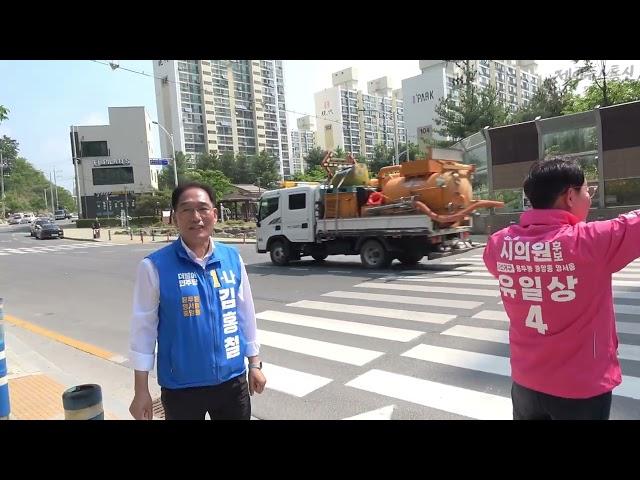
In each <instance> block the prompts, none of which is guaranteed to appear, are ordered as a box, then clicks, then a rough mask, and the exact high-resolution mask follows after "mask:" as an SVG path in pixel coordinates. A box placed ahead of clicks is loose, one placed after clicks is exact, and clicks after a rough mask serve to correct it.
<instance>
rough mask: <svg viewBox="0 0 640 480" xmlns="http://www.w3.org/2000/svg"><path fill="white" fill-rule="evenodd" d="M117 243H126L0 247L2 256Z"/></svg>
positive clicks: (69, 249) (73, 249) (107, 243)
mask: <svg viewBox="0 0 640 480" xmlns="http://www.w3.org/2000/svg"><path fill="white" fill-rule="evenodd" d="M117 245H124V243H112V242H77V243H62V244H51V245H49V244H48V243H47V245H46V246H45V245H42V246H33V247H20V248H0V256H8V255H27V254H34V253H59V252H70V251H75V250H82V249H87V248H101V247H113V246H117Z"/></svg>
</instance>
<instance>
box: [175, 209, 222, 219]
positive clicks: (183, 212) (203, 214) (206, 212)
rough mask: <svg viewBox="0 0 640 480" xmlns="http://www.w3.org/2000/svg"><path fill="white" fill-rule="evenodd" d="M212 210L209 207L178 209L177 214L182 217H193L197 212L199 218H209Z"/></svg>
mask: <svg viewBox="0 0 640 480" xmlns="http://www.w3.org/2000/svg"><path fill="white" fill-rule="evenodd" d="M213 211H214V209H213V208H211V207H199V208H178V214H179V215H183V216H185V217H186V216H193V214H194V213H196V212H198V214H199V215H200V216H201V217H206V216H209V215H211V214H212V213H213Z"/></svg>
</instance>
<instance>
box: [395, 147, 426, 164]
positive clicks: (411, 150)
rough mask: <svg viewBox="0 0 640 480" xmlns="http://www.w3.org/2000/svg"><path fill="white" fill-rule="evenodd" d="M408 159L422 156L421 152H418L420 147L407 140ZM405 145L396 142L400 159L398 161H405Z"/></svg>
mask: <svg viewBox="0 0 640 480" xmlns="http://www.w3.org/2000/svg"><path fill="white" fill-rule="evenodd" d="M408 150H409V160H415V159H416V158H419V157H421V156H422V154H421V153H420V149H419V148H418V145H416V144H415V143H412V142H409V148H408ZM406 151H407V145H406V144H404V143H398V159H399V161H400V163H403V162H406V161H407V152H406Z"/></svg>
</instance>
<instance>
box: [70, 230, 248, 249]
mask: <svg viewBox="0 0 640 480" xmlns="http://www.w3.org/2000/svg"><path fill="white" fill-rule="evenodd" d="M116 231H122V229H121V228H112V229H111V240H109V229H108V228H102V229H100V238H99V239H94V238H93V230H92V229H91V228H74V227H67V228H65V230H64V237H65V238H66V239H68V240H88V241H93V242H109V241H111V242H115V243H122V244H126V245H129V244H131V245H140V244H141V243H153V244H156V243H157V244H166V243H167V235H166V234H164V235H155V236H154V237H152V236H151V235H144V236H143V240H142V241H141V240H140V234H138V235H136V234H134V235H133V239H132V238H131V236H130V235H116V234H115V232H116ZM176 238H177V237H176V236H175V235H170V236H169V240H168V241H169V242H171V241H173V240H175V239H176ZM213 241H214V242H220V243H256V239H255V238H246V239H243V238H225V237H213Z"/></svg>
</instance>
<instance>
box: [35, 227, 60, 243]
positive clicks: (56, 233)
mask: <svg viewBox="0 0 640 480" xmlns="http://www.w3.org/2000/svg"><path fill="white" fill-rule="evenodd" d="M36 238H37V239H38V240H42V239H44V238H64V232H63V230H62V227H61V226H60V225H58V224H56V223H45V224H43V225H41V226H40V228H39V229H38V231H37V232H36Z"/></svg>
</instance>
